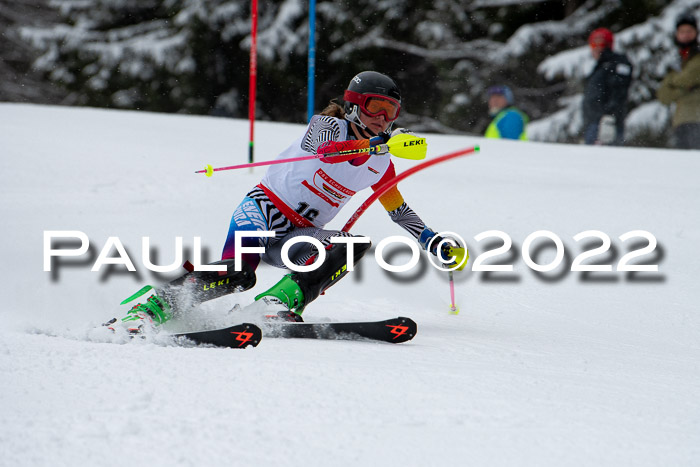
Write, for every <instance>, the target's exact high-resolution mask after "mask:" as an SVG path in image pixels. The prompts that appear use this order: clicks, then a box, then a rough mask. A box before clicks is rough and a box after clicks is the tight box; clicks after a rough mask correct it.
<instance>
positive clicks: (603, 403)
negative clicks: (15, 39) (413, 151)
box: [0, 104, 700, 466]
mask: <svg viewBox="0 0 700 467" xmlns="http://www.w3.org/2000/svg"><path fill="white" fill-rule="evenodd" d="M303 128H304V126H303V125H292V124H276V123H269V122H259V123H257V124H256V127H255V130H256V143H255V154H256V159H257V160H266V159H272V158H274V156H275V155H276V154H277V153H279V152H280V151H282V150H283V149H284V148H285V147H286V145H288V144H289V143H290V142H291V141H293V140H294V139H296V138H297V137H298V136H299V135H300V133H301V132H302V131H303ZM0 129H1V131H0V153H1V154H2V157H1V158H0V165H1V168H2V170H0V193H2V197H1V202H0V215H1V216H2V219H3V222H2V230H1V231H2V242H1V245H2V251H1V255H0V258H2V260H3V267H2V268H1V269H0V284H2V305H1V306H0V313H1V316H0V318H1V319H2V322H3V326H2V330H1V331H0V373H1V374H2V375H3V376H2V380H1V381H0V401H2V406H3V410H2V411H1V413H0V448H1V451H2V452H1V455H0V459H2V460H1V461H0V464H2V465H7V466H41V465H51V466H98V465H99V466H120V465H126V464H128V465H132V466H141V465H143V466H146V465H148V466H175V465H177V466H195V465H234V466H238V465H255V466H296V465H305V466H327V465H339V466H346V465H347V466H356V465H390V466H392V465H401V466H445V465H489V466H491V465H496V466H499V465H537V466H549V465H552V466H561V465H596V466H600V465H606V466H623V465H634V466H652V465H656V466H661V465H664V466H667V465H675V466H692V465H700V442H699V441H700V398H699V397H698V394H700V341H699V339H698V336H700V314H699V313H698V302H699V301H700V300H699V299H700V297H699V293H698V292H699V291H700V287H699V285H698V284H699V280H698V277H699V273H700V266H699V264H700V261H699V260H698V258H700V254H699V253H700V251H699V248H698V245H699V244H700V216H699V215H698V206H700V184H699V183H698V178H697V177H698V174H699V173H700V152H698V151H687V152H680V151H672V150H652V149H632V148H603V147H584V146H568V145H554V144H536V143H522V142H506V141H487V140H482V139H480V138H474V137H466V136H444V135H426V136H427V138H428V145H429V146H428V158H434V157H436V156H439V155H442V154H445V153H448V152H451V151H455V150H458V149H462V148H467V147H470V146H473V145H479V146H480V147H481V151H480V152H479V153H478V154H476V155H471V156H467V157H463V158H459V159H456V160H452V161H450V162H445V163H443V164H440V165H437V166H434V167H432V168H429V169H426V170H425V171H422V172H419V173H417V174H415V175H413V176H412V177H409V178H408V179H407V180H405V181H404V182H402V183H401V185H400V189H401V191H402V193H403V195H404V197H405V199H406V200H407V202H408V203H409V205H410V206H411V207H412V208H413V209H414V210H415V211H416V212H417V213H418V214H419V215H420V216H421V217H422V218H423V220H424V221H425V222H426V223H427V224H428V225H430V226H431V227H433V228H434V229H436V230H439V231H452V232H455V233H458V234H459V235H460V236H462V237H463V238H464V239H465V241H466V242H467V244H468V245H469V248H470V252H471V260H470V263H469V265H468V266H467V268H465V270H464V271H461V272H457V273H455V286H456V287H455V288H456V302H457V305H458V306H459V307H460V309H461V312H460V313H459V314H458V315H451V314H449V312H448V309H449V305H450V293H449V285H448V281H447V274H446V273H445V272H439V271H437V270H436V269H435V268H433V267H432V266H431V265H430V264H429V263H428V262H427V261H425V259H423V260H421V263H420V264H419V265H418V266H416V268H414V269H413V270H411V271H408V272H406V273H387V272H385V271H384V270H383V269H382V268H381V267H380V266H379V264H378V262H377V260H376V259H375V256H374V252H375V251H376V250H373V251H372V252H370V254H368V255H366V256H365V258H364V259H363V261H362V263H361V265H360V266H359V267H358V268H357V270H356V271H355V272H354V273H352V274H351V275H349V276H348V277H346V278H345V279H343V280H342V282H341V283H340V284H338V285H336V286H335V287H333V288H331V289H330V290H329V291H328V292H327V293H326V295H324V296H322V297H320V298H319V299H318V300H317V301H316V302H314V303H312V304H311V305H310V306H309V307H308V308H307V310H306V311H305V313H304V317H305V319H306V320H307V321H340V320H368V319H384V318H389V317H394V316H409V317H411V318H413V319H414V320H415V321H416V322H417V323H418V335H417V336H416V338H415V339H413V340H412V341H410V342H408V343H406V344H400V345H390V344H380V343H372V342H347V341H312V340H284V339H264V340H263V342H262V343H261V344H260V346H258V347H257V348H255V349H252V348H251V349H247V350H231V349H218V348H211V347H178V346H174V345H172V344H170V343H168V341H167V340H159V339H147V340H144V341H141V340H134V341H132V342H124V341H122V340H118V339H114V338H111V337H110V336H108V335H105V334H102V333H101V331H102V330H101V329H95V326H99V324H100V323H102V322H104V321H106V320H107V319H109V318H111V317H113V316H121V315H123V314H124V313H125V312H126V308H127V306H123V307H120V306H119V302H120V301H121V300H122V299H124V298H126V297H127V296H129V295H131V294H132V293H133V292H135V291H136V290H138V289H139V288H140V287H141V286H142V285H144V284H147V283H157V282H160V281H162V280H164V279H165V278H167V277H172V276H173V275H174V273H171V274H169V275H165V276H164V275H155V274H154V273H151V272H150V271H149V270H148V269H146V267H145V266H144V262H143V260H142V246H141V245H142V244H141V242H142V238H143V237H149V238H150V244H151V250H152V251H151V252H150V258H151V260H152V261H153V262H154V263H155V264H159V265H168V264H171V263H173V262H174V261H175V260H176V259H177V256H176V249H175V245H176V243H175V239H176V237H182V238H183V243H184V247H185V254H184V258H186V259H187V258H189V259H191V258H192V255H193V253H194V238H195V237H200V238H201V242H202V246H203V248H202V250H203V255H204V260H205V261H207V260H209V261H211V260H216V259H218V258H219V256H218V255H219V254H220V251H221V248H222V246H223V242H224V239H225V236H226V232H227V229H228V224H229V221H230V216H231V214H232V212H233V210H234V208H235V207H236V206H237V205H238V203H239V201H240V200H241V198H242V197H243V196H244V194H245V193H246V192H247V191H248V190H249V189H250V188H251V187H252V186H254V185H255V184H256V183H257V182H258V181H259V180H260V178H261V177H262V175H263V173H264V169H255V170H253V171H250V170H247V169H246V170H238V171H229V172H221V173H216V174H214V176H213V177H211V178H207V177H205V176H203V175H197V174H195V173H194V171H195V170H198V169H201V168H204V167H205V165H206V164H212V165H213V166H215V167H216V166H224V165H231V164H237V163H242V162H245V161H246V158H247V141H248V124H247V122H245V121H237V120H228V119H217V118H206V117H186V116H175V115H156V114H149V113H140V112H124V111H108V110H94V109H74V108H63V107H44V106H29V105H14V104H2V105H0ZM395 163H396V165H397V168H398V171H403V170H406V169H408V168H410V167H412V166H413V165H415V164H416V163H417V162H414V161H407V160H399V159H395ZM368 195H369V192H363V193H360V194H358V195H357V196H356V199H355V200H353V202H352V204H351V205H349V206H348V207H347V208H346V209H345V210H344V211H343V212H342V213H341V215H340V216H339V218H338V219H336V220H335V221H334V223H333V224H331V226H330V227H334V228H341V227H342V225H343V224H344V223H345V221H346V220H347V218H349V217H350V215H351V214H352V213H353V212H354V210H355V209H356V208H357V207H358V206H359V205H360V204H361V202H362V201H363V200H364V199H365V198H366V196H368ZM494 230H496V231H500V232H501V233H500V234H498V235H499V236H500V237H498V236H494V235H495V234H494V233H493V232H490V233H489V234H488V235H487V236H486V237H482V236H481V235H480V234H482V233H484V232H488V231H494ZM590 230H595V231H598V232H599V234H598V235H599V236H600V237H602V238H603V239H604V238H605V237H608V238H609V239H610V242H611V245H610V247H609V248H608V249H605V251H603V252H602V253H601V254H597V255H596V256H594V257H592V258H589V259H583V261H579V262H580V263H581V264H582V265H583V266H586V265H589V266H590V265H591V264H597V265H610V266H611V268H610V269H611V271H607V272H582V271H572V270H571V269H572V264H574V263H576V259H577V257H579V255H581V254H582V253H584V252H586V251H591V250H594V249H595V248H597V247H599V246H601V245H603V239H600V238H597V237H595V236H589V237H586V238H579V240H578V241H577V240H575V239H574V237H576V236H577V234H579V233H581V232H585V231H590ZM48 231H79V232H82V233H84V234H85V235H86V236H87V237H88V238H89V241H90V247H89V250H88V251H87V253H86V254H84V255H82V256H79V257H72V258H59V259H58V260H56V261H54V262H53V264H52V270H51V271H50V272H46V271H44V249H45V247H44V235H45V232H48ZM538 231H548V232H550V233H549V234H547V235H549V236H550V237H553V238H555V239H556V238H558V239H561V242H562V245H561V247H560V251H561V252H562V253H563V257H562V259H561V262H560V263H559V264H558V265H557V263H556V261H557V258H556V252H557V249H556V247H555V243H554V241H553V240H551V239H548V238H546V237H544V236H543V235H544V234H541V233H540V234H537V235H536V237H537V238H534V240H533V241H532V242H530V241H526V240H528V236H530V235H531V234H532V233H533V232H538ZM634 231H645V232H647V233H648V234H644V235H646V237H642V236H636V237H633V238H629V239H628V240H625V241H623V240H621V239H620V236H623V235H624V234H626V233H628V232H634ZM353 232H355V233H357V234H364V235H367V236H369V237H371V238H372V240H373V243H374V245H377V244H378V243H379V242H380V241H381V240H382V239H384V238H387V237H390V236H393V235H402V236H404V235H407V234H405V233H404V231H403V230H401V229H400V228H399V227H397V226H396V225H395V224H393V223H392V222H391V221H390V219H389V217H388V216H387V215H386V213H385V211H384V210H383V208H382V207H381V205H379V204H377V205H373V206H372V207H371V208H370V209H369V210H368V211H367V212H366V214H365V215H364V216H363V217H361V218H360V220H359V221H358V222H357V224H356V225H355V227H354V228H353ZM489 235H490V236H489ZM634 235H640V234H639V232H635V233H634ZM651 236H653V238H655V239H656V242H657V243H656V245H654V242H653V241H652V243H651V244H650V241H649V238H650V237H651ZM110 237H117V238H118V239H119V242H120V243H121V244H123V245H124V248H125V251H126V252H127V254H128V257H129V259H130V260H131V261H132V262H133V263H134V266H135V268H136V272H128V271H127V270H126V268H125V267H124V266H122V265H111V266H110V265H103V266H102V267H101V268H100V270H99V271H98V272H92V271H91V268H92V267H93V265H94V264H95V263H96V262H97V261H98V259H99V256H100V254H102V253H104V255H106V256H104V257H103V258H105V257H106V258H109V257H111V258H117V259H119V252H118V250H117V249H116V247H110V248H108V251H106V252H103V251H102V250H103V248H104V247H105V246H107V245H108V244H109V242H112V243H111V244H112V245H114V240H110ZM475 237H476V238H475ZM502 238H506V239H510V240H511V241H512V245H511V246H510V248H508V249H507V251H505V252H503V253H500V252H496V256H494V257H491V258H486V257H485V256H484V253H486V252H488V251H490V250H495V249H497V248H498V247H500V246H501V245H503V244H504V240H503V239H502ZM577 238H578V237H577ZM78 244H79V242H76V241H72V242H65V241H64V242H62V243H61V242H58V241H56V242H54V244H53V248H58V249H62V250H68V249H71V248H77V247H78ZM648 245H649V248H648V250H650V251H649V252H646V251H645V250H642V254H641V255H640V256H638V257H636V258H633V259H631V260H630V261H627V260H626V259H625V260H623V257H624V256H625V255H627V254H628V253H629V252H632V251H636V250H640V249H643V248H644V247H647V246H648ZM407 251H408V250H407V249H406V248H405V247H404V248H400V249H398V250H393V251H389V250H387V252H385V256H386V259H387V260H388V261H389V262H391V263H392V264H396V265H400V264H404V263H406V262H407V261H408V260H409V257H410V255H409V253H408V252H407ZM478 257H480V258H478ZM526 258H532V261H533V262H534V263H530V264H529V263H528V262H526ZM581 259H582V258H579V260H581ZM479 263H481V267H484V266H488V265H491V266H493V265H494V264H500V265H508V264H511V265H513V270H512V271H510V272H509V271H505V272H484V271H474V270H473V267H474V265H475V264H479ZM550 263H553V265H554V266H556V267H554V269H553V270H552V271H548V272H538V271H536V270H535V269H537V268H538V266H537V265H538V264H539V265H544V266H546V265H548V264H550ZM625 263H627V264H628V265H640V264H641V265H658V271H647V272H624V271H618V268H619V267H624V264H625ZM282 274H283V271H281V270H278V269H273V268H271V267H267V266H262V267H260V268H259V269H258V276H259V282H258V285H257V286H256V288H255V289H254V290H253V291H248V292H245V293H242V294H238V295H234V296H229V297H226V298H223V299H220V300H219V303H218V304H217V307H220V308H222V309H229V308H231V307H232V306H233V305H234V304H235V303H241V304H243V305H245V304H248V303H251V302H252V301H253V297H254V295H255V294H256V293H259V292H260V291H261V290H263V289H264V288H265V287H266V286H269V285H271V284H273V283H274V282H275V281H277V280H278V279H279V277H280V276H281V275H282Z"/></svg>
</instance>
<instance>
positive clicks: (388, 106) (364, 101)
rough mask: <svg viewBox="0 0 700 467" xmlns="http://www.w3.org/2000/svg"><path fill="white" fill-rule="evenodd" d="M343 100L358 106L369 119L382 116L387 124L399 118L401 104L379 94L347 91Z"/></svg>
mask: <svg viewBox="0 0 700 467" xmlns="http://www.w3.org/2000/svg"><path fill="white" fill-rule="evenodd" d="M343 98H344V99H345V100H346V101H348V102H352V103H353V104H357V105H359V106H360V109H361V110H362V111H363V112H364V113H366V114H367V115H369V116H371V117H376V116H377V115H384V118H386V120H387V121H389V122H393V121H394V120H396V119H397V118H399V111H400V110H401V104H400V103H399V101H397V100H395V99H392V98H390V97H386V96H382V95H379V94H360V93H357V92H353V91H350V90H347V91H345V95H344V96H343Z"/></svg>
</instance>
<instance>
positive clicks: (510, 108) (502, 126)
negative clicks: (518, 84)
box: [484, 85, 528, 141]
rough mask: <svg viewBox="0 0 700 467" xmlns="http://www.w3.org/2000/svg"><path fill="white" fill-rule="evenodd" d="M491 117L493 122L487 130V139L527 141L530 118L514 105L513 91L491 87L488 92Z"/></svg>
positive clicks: (504, 87) (507, 88)
mask: <svg viewBox="0 0 700 467" xmlns="http://www.w3.org/2000/svg"><path fill="white" fill-rule="evenodd" d="M487 93H488V96H489V115H490V116H491V117H492V118H493V121H492V122H491V124H490V125H489V126H488V128H487V129H486V134H485V135H484V136H486V137H487V138H505V139H519V140H523V141H526V140H527V132H526V126H527V122H528V117H527V115H525V114H524V113H522V112H521V111H520V110H519V109H517V108H516V107H515V105H514V101H515V99H514V98H513V91H511V89H510V88H509V87H508V86H505V85H500V86H491V87H490V88H489V89H488V91H487Z"/></svg>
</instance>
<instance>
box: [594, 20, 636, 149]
mask: <svg viewBox="0 0 700 467" xmlns="http://www.w3.org/2000/svg"><path fill="white" fill-rule="evenodd" d="M588 44H589V45H590V46H591V53H592V55H593V58H595V59H596V60H597V63H596V66H595V68H594V69H593V71H592V72H591V74H590V75H589V76H588V77H587V78H586V84H585V89H584V94H583V140H584V142H585V143H586V144H610V145H622V144H623V143H624V132H625V117H626V116H627V93H628V91H629V87H630V83H631V82H632V65H631V64H630V61H629V59H628V58H627V57H626V56H625V55H624V54H620V53H615V52H613V51H612V48H613V33H612V32H611V31H610V30H609V29H605V28H599V29H596V30H595V31H593V32H592V33H591V35H590V36H589V37H588Z"/></svg>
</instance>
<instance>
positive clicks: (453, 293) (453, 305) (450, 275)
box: [448, 271, 459, 315]
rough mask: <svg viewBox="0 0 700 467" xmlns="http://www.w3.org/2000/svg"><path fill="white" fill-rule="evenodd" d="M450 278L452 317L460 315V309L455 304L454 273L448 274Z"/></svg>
mask: <svg viewBox="0 0 700 467" xmlns="http://www.w3.org/2000/svg"><path fill="white" fill-rule="evenodd" d="M448 275H449V278H450V314H452V315H457V314H459V308H458V307H457V305H456V304H455V280H454V275H453V274H452V271H449V272H448Z"/></svg>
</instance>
